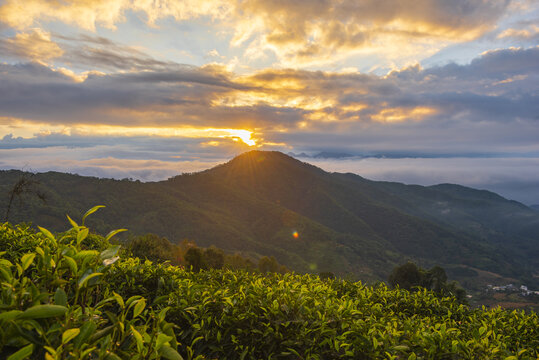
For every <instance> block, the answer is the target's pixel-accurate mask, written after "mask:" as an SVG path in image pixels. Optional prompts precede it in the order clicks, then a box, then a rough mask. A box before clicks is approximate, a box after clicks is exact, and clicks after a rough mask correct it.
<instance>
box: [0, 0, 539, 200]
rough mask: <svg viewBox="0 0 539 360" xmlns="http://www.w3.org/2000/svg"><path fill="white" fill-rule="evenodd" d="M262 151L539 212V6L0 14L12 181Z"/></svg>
mask: <svg viewBox="0 0 539 360" xmlns="http://www.w3.org/2000/svg"><path fill="white" fill-rule="evenodd" d="M254 149H257V150H277V151H282V152H285V153H289V154H294V155H295V156H296V157H298V158H300V159H301V160H303V161H307V162H310V163H313V164H315V165H318V166H321V167H322V168H324V169H326V170H328V171H339V172H353V173H357V174H359V175H361V176H364V177H367V178H370V179H375V180H388V181H399V182H405V183H414V184H422V185H432V184H437V183H447V182H450V183H459V184H462V185H467V186H472V187H475V188H480V189H488V190H492V191H495V192H498V193H499V194H501V195H502V196H505V197H507V198H509V199H514V200H517V201H521V202H523V203H525V204H539V0H452V1H446V0H414V1H412V0H409V1H405V0H295V1H282V0H275V1H270V0H229V1H222V0H185V1H177V0H176V1H173V0H84V1H80V0H24V1H23V0H0V169H23V170H28V171H36V172H37V171H38V172H43V171H50V170H54V171H63V172H70V173H77V174H81V175H89V176H98V177H112V178H133V179H140V180H142V181H155V180H163V179H166V178H168V177H171V176H174V175H177V174H181V173H185V172H194V171H199V170H203V169H207V168H210V167H212V166H214V165H216V164H219V163H222V162H225V161H228V160H230V159H231V158H232V157H233V156H235V155H238V154H240V153H242V152H245V151H249V150H254Z"/></svg>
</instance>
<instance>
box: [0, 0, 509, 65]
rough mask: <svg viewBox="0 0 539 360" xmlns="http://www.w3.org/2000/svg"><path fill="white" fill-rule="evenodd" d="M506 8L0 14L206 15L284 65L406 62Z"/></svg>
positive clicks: (208, 1) (90, 20)
mask: <svg viewBox="0 0 539 360" xmlns="http://www.w3.org/2000/svg"><path fill="white" fill-rule="evenodd" d="M506 8H507V1H505V0H491V1H471V0H459V1H458V2H457V3H455V2H448V1H446V0H417V1H413V2H410V1H407V2H403V1H399V0H393V1H383V2H380V1H378V0H362V1H357V0H328V1H312V0H296V1H267V0H243V1H242V0H231V1H226V0H184V1H176V0H161V1H158V2H157V1H154V0H85V1H75V0H64V1H48V0H26V1H25V2H24V6H22V5H21V2H20V1H18V0H6V2H5V4H4V5H2V6H1V7H0V19H2V20H1V21H3V22H5V23H7V24H8V25H9V26H11V27H13V28H17V29H26V28H28V27H31V26H33V25H34V24H35V23H36V21H38V20H59V21H62V22H65V23H68V24H73V25H77V26H79V27H81V28H83V29H86V30H91V31H94V30H95V28H96V26H103V27H106V28H112V29H114V28H115V26H116V24H118V23H120V22H122V21H125V16H124V14H125V12H126V11H128V10H129V11H133V12H136V13H140V14H142V16H143V17H144V18H145V19H146V21H147V23H148V24H149V25H150V26H155V25H156V22H157V21H158V20H159V19H163V18H166V17H173V18H174V19H176V20H177V21H183V20H189V19H194V18H200V17H208V18H211V19H212V21H213V22H214V23H218V24H220V25H222V27H223V28H224V29H226V30H227V31H228V32H230V33H233V37H232V40H231V43H230V44H231V45H232V46H240V45H245V44H246V45H247V46H246V49H245V50H244V51H245V53H244V58H245V59H246V61H251V60H253V59H257V58H260V57H261V56H264V54H265V52H266V51H269V52H273V53H274V54H275V55H276V56H277V58H278V59H279V62H280V64H281V65H284V66H287V67H301V66H307V65H318V64H328V63H332V62H335V61H338V60H342V59H344V58H346V57H349V56H352V55H354V54H360V53H372V52H376V53H378V54H381V55H383V56H385V57H388V58H389V60H390V61H396V60H399V64H398V65H399V66H402V65H404V63H409V62H412V61H413V60H417V59H418V57H421V58H423V57H428V56H429V55H432V54H433V53H434V52H436V51H438V50H439V49H441V48H443V47H444V46H446V45H448V44H450V43H454V42H462V41H469V40H472V39H475V38H477V37H479V36H481V35H482V34H484V33H485V32H487V31H489V30H491V29H493V28H494V27H495V25H496V22H497V20H498V19H499V17H500V16H501V15H502V13H503V12H504V11H505V10H506ZM403 58H404V59H403Z"/></svg>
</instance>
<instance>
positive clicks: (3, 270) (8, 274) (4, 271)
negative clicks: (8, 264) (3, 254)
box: [0, 266, 13, 282]
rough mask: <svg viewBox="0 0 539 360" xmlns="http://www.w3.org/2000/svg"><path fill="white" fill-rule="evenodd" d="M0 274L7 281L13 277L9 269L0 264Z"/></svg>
mask: <svg viewBox="0 0 539 360" xmlns="http://www.w3.org/2000/svg"><path fill="white" fill-rule="evenodd" d="M0 275H2V277H3V278H4V279H6V280H7V281H8V282H11V279H13V274H12V273H11V270H9V269H7V268H5V267H4V266H0Z"/></svg>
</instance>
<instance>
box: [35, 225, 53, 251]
mask: <svg viewBox="0 0 539 360" xmlns="http://www.w3.org/2000/svg"><path fill="white" fill-rule="evenodd" d="M37 228H38V229H39V231H41V232H42V233H43V235H45V236H46V237H47V238H48V239H50V240H51V241H52V243H53V244H54V246H56V238H55V237H54V235H52V233H51V232H50V231H49V230H47V229H45V228H42V227H41V226H38V227H37Z"/></svg>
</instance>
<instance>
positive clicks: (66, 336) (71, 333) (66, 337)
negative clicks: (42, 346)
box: [62, 328, 80, 344]
mask: <svg viewBox="0 0 539 360" xmlns="http://www.w3.org/2000/svg"><path fill="white" fill-rule="evenodd" d="M79 334H80V329H78V328H75V329H68V330H66V331H64V333H63V334H62V344H67V343H68V342H70V341H71V340H73V339H74V338H75V337H76V336H77V335H79Z"/></svg>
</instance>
